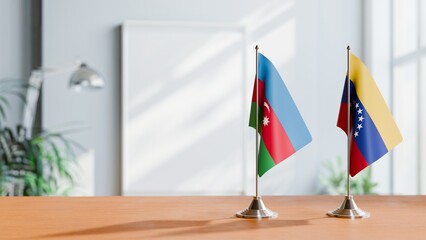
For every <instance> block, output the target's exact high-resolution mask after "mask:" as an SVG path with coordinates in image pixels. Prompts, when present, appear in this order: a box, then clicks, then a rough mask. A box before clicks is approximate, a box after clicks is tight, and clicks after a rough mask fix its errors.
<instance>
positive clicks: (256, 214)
mask: <svg viewBox="0 0 426 240" xmlns="http://www.w3.org/2000/svg"><path fill="white" fill-rule="evenodd" d="M255 49H256V75H255V83H256V91H255V92H256V195H255V196H254V197H253V200H252V201H251V203H250V206H249V207H248V208H247V209H245V210H243V211H240V212H237V214H236V216H237V217H239V218H258V219H261V218H275V217H277V216H278V214H277V213H276V212H273V211H271V210H269V209H268V208H267V207H266V206H265V204H264V203H263V201H262V199H261V197H260V196H259V78H258V70H259V62H258V56H259V52H258V51H259V46H257V45H256V47H255Z"/></svg>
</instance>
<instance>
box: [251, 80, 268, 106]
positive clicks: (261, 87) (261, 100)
mask: <svg viewBox="0 0 426 240" xmlns="http://www.w3.org/2000/svg"><path fill="white" fill-rule="evenodd" d="M258 82H259V102H258V103H257V105H259V106H262V105H263V98H264V96H265V91H264V89H265V85H264V84H263V81H262V80H260V79H259V81H258ZM251 101H252V102H257V101H256V81H254V87H253V97H252V98H251Z"/></svg>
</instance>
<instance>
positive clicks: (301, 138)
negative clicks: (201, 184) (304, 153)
mask: <svg viewBox="0 0 426 240" xmlns="http://www.w3.org/2000/svg"><path fill="white" fill-rule="evenodd" d="M257 82H258V83H259V96H258V99H259V102H257V101H256V81H255V86H254V90H253V97H252V105H251V112H250V123H249V126H251V127H253V128H256V104H257V105H258V107H259V118H258V120H259V128H258V129H259V134H260V135H261V141H260V146H259V160H258V161H259V163H258V166H259V168H258V174H259V176H262V175H263V174H265V172H267V171H268V170H269V169H271V168H272V167H273V166H275V165H277V164H278V163H280V162H281V161H283V160H284V159H286V158H288V157H289V156H291V155H292V154H293V153H295V152H296V151H297V150H299V149H301V148H302V147H303V146H305V145H306V144H308V143H310V142H311V140H312V137H311V135H310V133H309V130H308V128H307V127H306V125H305V122H304V121H303V119H302V116H301V115H300V113H299V111H298V109H297V107H296V104H295V103H294V101H293V98H292V97H291V95H290V92H289V91H288V89H287V87H286V86H285V84H284V82H283V80H282V79H281V76H280V74H279V73H278V71H277V69H276V68H275V67H274V65H273V64H272V63H271V62H270V61H269V59H267V58H266V57H265V56H263V55H262V54H261V53H259V54H258V81H257Z"/></svg>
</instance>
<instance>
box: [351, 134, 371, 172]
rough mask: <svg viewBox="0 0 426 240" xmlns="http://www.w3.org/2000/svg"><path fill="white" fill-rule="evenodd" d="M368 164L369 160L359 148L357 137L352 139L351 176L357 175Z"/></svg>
mask: <svg viewBox="0 0 426 240" xmlns="http://www.w3.org/2000/svg"><path fill="white" fill-rule="evenodd" d="M367 166H368V162H367V161H366V160H365V158H364V156H363V155H362V153H361V151H360V150H359V148H358V145H356V142H355V139H353V136H352V139H351V167H350V174H351V176H352V177H353V176H355V175H356V174H357V173H359V172H360V171H361V170H362V169H364V168H366V167H367Z"/></svg>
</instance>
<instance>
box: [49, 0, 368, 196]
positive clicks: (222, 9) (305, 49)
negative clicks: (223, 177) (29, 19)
mask: <svg viewBox="0 0 426 240" xmlns="http://www.w3.org/2000/svg"><path fill="white" fill-rule="evenodd" d="M125 20H152V21H191V22H216V23H231V24H241V25H244V26H246V27H247V30H248V36H249V40H248V46H249V47H250V48H254V45H255V44H259V45H260V46H261V50H262V53H264V54H265V55H266V56H268V58H270V59H271V60H272V61H273V62H274V64H275V65H276V67H277V68H278V70H279V71H280V72H281V74H282V75H283V78H284V81H285V82H286V84H287V87H288V88H289V90H290V91H291V93H292V95H293V98H294V100H295V102H296V104H297V105H298V107H299V110H300V111H301V114H302V116H303V117H304V118H305V120H306V123H307V126H308V128H309V129H310V131H311V133H312V136H313V142H312V143H311V144H310V145H308V146H306V147H305V148H304V149H302V150H301V151H300V152H298V153H296V154H295V156H294V157H292V159H289V160H286V161H285V162H283V163H281V164H280V165H278V166H277V167H275V168H276V169H273V170H271V172H270V173H268V174H266V175H265V176H264V177H262V178H261V193H262V194H313V193H315V191H316V189H317V185H318V174H319V171H320V166H321V162H322V161H324V160H327V159H334V158H335V157H336V156H337V155H340V156H344V155H343V154H344V152H345V145H346V143H345V137H344V134H343V133H342V132H340V131H339V130H338V129H337V127H335V123H336V119H337V113H338V108H339V103H340V98H341V91H342V89H343V81H344V75H345V71H346V70H345V66H346V62H345V61H346V55H345V54H346V46H347V45H348V44H350V45H351V47H352V49H353V50H354V52H356V53H358V55H361V56H362V39H363V38H362V34H361V33H362V28H361V27H362V1H357V0H350V1H339V0H323V1H316V0H298V1H296V0H282V1H278V0H275V1H260V0H250V1H243V0H238V1H196V0H184V1H172V0H160V1H140V0H123V1H114V0H90V1H88V0H74V1H66V0H45V1H43V64H44V65H45V66H59V65H64V64H67V63H69V64H71V63H72V61H73V59H74V58H75V57H76V56H80V57H81V58H83V59H84V60H86V61H87V62H88V63H89V64H91V65H92V66H93V67H95V68H96V69H98V70H99V71H100V72H101V73H102V74H103V75H104V77H105V79H106V87H105V89H103V90H102V91H99V92H82V93H80V94H75V93H73V92H70V91H68V90H66V86H67V81H68V79H67V78H66V74H64V75H61V76H56V77H52V78H54V79H50V81H45V83H44V89H43V90H44V95H43V121H44V123H43V124H44V126H45V127H52V126H55V125H56V126H57V125H60V124H63V123H65V122H70V121H73V120H78V121H81V122H83V123H85V124H86V125H88V126H89V129H88V130H85V131H84V132H80V133H78V134H75V136H74V138H75V139H76V140H77V141H78V142H80V143H82V144H83V145H84V146H86V147H87V148H88V149H89V152H90V153H92V155H93V156H94V158H95V169H96V170H95V172H94V184H95V192H94V193H95V194H96V195H115V194H119V193H120V179H121V176H120V147H119V146H120V139H119V136H120V132H119V129H120V108H119V106H120V92H121V90H120V81H121V69H120V62H121V59H120V55H121V52H120V51H121V50H120V49H121V44H120V25H121V24H122V23H123V22H124V21H125ZM247 61H248V62H249V63H253V61H254V55H253V56H248V58H247ZM249 66H250V65H249ZM250 76H254V69H253V70H252V74H251V75H250ZM252 79H253V77H249V79H248V81H250V82H251V81H252ZM249 85H250V84H249ZM247 128H248V127H247ZM250 172H253V171H250ZM251 183H252V182H251ZM251 183H250V184H249V187H248V188H252V187H253V185H252V184H251Z"/></svg>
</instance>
